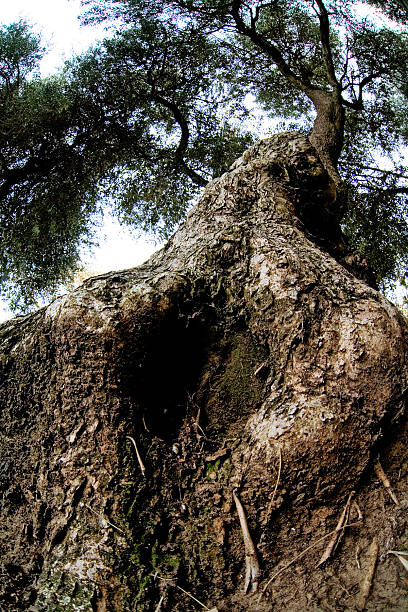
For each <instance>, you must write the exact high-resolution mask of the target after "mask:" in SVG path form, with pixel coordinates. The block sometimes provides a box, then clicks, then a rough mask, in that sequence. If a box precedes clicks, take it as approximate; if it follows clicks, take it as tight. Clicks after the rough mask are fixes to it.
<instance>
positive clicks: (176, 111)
mask: <svg viewBox="0 0 408 612" xmlns="http://www.w3.org/2000/svg"><path fill="white" fill-rule="evenodd" d="M152 99H153V100H155V101H156V102H158V103H159V104H162V106H164V107H165V108H168V109H169V110H170V111H171V112H172V113H173V116H174V119H175V120H176V122H177V123H178V125H179V127H180V130H181V137H180V142H179V144H178V147H177V149H176V161H177V163H178V164H179V165H180V167H181V168H182V169H183V172H185V173H186V174H187V176H188V177H189V178H191V180H192V181H193V183H195V184H196V185H200V186H201V187H205V185H207V182H208V181H206V180H205V179H204V178H203V177H202V176H201V174H198V172H196V171H195V170H193V169H192V168H190V166H189V165H188V164H187V162H186V161H185V159H184V154H185V152H186V150H187V147H188V141H189V138H190V130H189V127H188V122H187V119H186V118H185V117H184V115H183V113H182V112H181V110H180V108H179V107H178V106H177V104H175V103H174V102H171V101H170V100H167V98H165V97H164V96H162V95H161V94H160V93H157V92H152Z"/></svg>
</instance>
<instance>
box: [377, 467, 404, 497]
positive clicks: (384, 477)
mask: <svg viewBox="0 0 408 612" xmlns="http://www.w3.org/2000/svg"><path fill="white" fill-rule="evenodd" d="M374 471H375V473H376V475H377V477H378V478H379V480H381V482H382V484H383V485H384V488H385V490H386V491H387V493H388V495H389V496H390V497H391V499H392V501H393V502H394V504H395V505H396V506H399V505H400V503H399V501H398V499H397V497H396V495H395V493H394V491H393V490H392V488H391V484H390V481H389V480H388V478H387V475H386V473H385V472H384V470H383V467H382V465H381V463H380V460H379V459H376V460H375V461H374Z"/></svg>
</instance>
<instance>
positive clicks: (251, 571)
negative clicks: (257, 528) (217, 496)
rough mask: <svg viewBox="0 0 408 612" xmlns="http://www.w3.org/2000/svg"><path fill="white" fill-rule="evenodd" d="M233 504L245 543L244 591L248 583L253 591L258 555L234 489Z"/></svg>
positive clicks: (258, 573) (256, 583) (258, 571)
mask: <svg viewBox="0 0 408 612" xmlns="http://www.w3.org/2000/svg"><path fill="white" fill-rule="evenodd" d="M232 495H233V498H234V502H235V506H236V508H237V512H238V518H239V523H240V525H241V531H242V537H243V539H244V545H245V567H246V571H245V585H244V593H247V592H248V589H249V585H251V591H252V592H253V593H255V592H256V591H257V589H258V580H259V575H260V573H261V572H260V569H259V563H258V555H257V553H256V548H255V545H254V543H253V541H252V538H251V534H250V533H249V529H248V523H247V520H246V516H245V510H244V508H243V506H242V504H241V501H240V499H239V497H238V495H237V494H236V492H235V491H233V492H232Z"/></svg>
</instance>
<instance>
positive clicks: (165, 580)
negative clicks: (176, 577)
mask: <svg viewBox="0 0 408 612" xmlns="http://www.w3.org/2000/svg"><path fill="white" fill-rule="evenodd" d="M154 577H155V578H159V580H163V581H164V582H169V583H171V586H173V587H175V588H176V589H178V590H179V591H182V592H183V593H184V594H185V595H188V597H190V598H191V599H192V600H193V601H195V602H196V603H198V605H200V606H201V607H202V608H204V609H205V610H208V612H217V608H209V607H208V606H206V605H205V604H203V602H202V601H200V600H199V599H197V597H194V595H192V594H191V593H189V592H188V591H186V590H185V589H183V587H181V586H179V585H178V584H176V583H175V582H174V581H173V580H172V579H171V578H163V576H159V574H154Z"/></svg>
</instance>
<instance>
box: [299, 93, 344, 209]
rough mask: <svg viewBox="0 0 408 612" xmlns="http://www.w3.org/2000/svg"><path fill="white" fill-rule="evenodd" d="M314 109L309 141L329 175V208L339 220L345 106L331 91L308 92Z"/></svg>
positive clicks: (339, 96) (337, 94)
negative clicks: (331, 194)
mask: <svg viewBox="0 0 408 612" xmlns="http://www.w3.org/2000/svg"><path fill="white" fill-rule="evenodd" d="M308 95H309V97H310V99H311V100H312V102H313V104H314V107H315V109H316V119H315V122H314V124H313V130H312V133H311V135H310V142H311V143H312V144H313V146H314V147H315V149H316V151H317V152H318V154H319V157H320V160H321V162H322V164H323V166H324V167H325V169H326V170H327V172H328V173H329V175H330V177H331V179H332V181H333V184H334V187H335V189H336V191H338V192H339V193H338V194H337V197H336V198H333V203H332V205H331V208H332V209H333V210H336V214H337V217H338V218H339V219H340V218H341V216H342V213H343V212H344V211H343V210H342V208H343V207H342V203H341V195H342V194H341V191H342V184H341V183H342V181H341V177H340V175H339V171H338V169H337V162H338V160H339V157H340V154H341V151H342V149H343V144H344V121H345V115H344V106H343V102H342V100H341V92H340V91H337V90H334V91H332V92H324V91H320V90H317V89H314V90H311V91H310V92H309V93H308Z"/></svg>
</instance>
